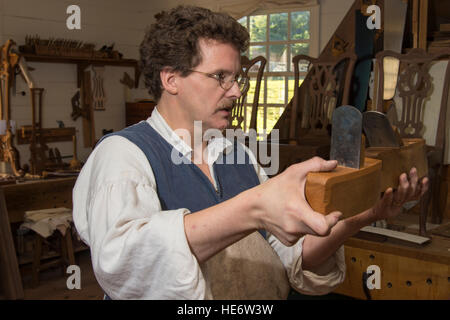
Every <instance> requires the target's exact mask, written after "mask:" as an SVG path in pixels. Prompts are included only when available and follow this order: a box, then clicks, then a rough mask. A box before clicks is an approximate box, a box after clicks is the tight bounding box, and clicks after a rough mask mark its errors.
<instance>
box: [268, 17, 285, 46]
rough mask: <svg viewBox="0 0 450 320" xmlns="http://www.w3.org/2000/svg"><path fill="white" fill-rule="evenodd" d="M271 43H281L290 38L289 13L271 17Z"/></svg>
mask: <svg viewBox="0 0 450 320" xmlns="http://www.w3.org/2000/svg"><path fill="white" fill-rule="evenodd" d="M269 21H270V23H269V41H281V40H287V38H288V27H287V24H288V15H287V13H276V14H271V15H270V17H269Z"/></svg>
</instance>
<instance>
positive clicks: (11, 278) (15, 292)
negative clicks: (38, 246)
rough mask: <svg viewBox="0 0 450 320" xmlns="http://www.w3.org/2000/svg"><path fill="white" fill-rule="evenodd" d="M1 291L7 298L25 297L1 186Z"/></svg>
mask: <svg viewBox="0 0 450 320" xmlns="http://www.w3.org/2000/svg"><path fill="white" fill-rule="evenodd" d="M0 280H1V281H0V291H3V295H4V296H5V297H6V299H23V297H24V293H23V287H22V278H21V276H20V272H19V265H18V262H17V255H16V250H15V247H14V241H13V238H12V234H11V226H10V221H9V218H8V210H7V209H6V200H5V195H4V193H3V189H1V188H0Z"/></svg>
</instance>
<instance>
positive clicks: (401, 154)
mask: <svg viewBox="0 0 450 320" xmlns="http://www.w3.org/2000/svg"><path fill="white" fill-rule="evenodd" d="M402 140H403V144H404V146H402V147H400V148H378V147H376V148H375V147H370V148H367V149H366V153H365V155H366V157H369V158H374V159H379V160H381V161H382V167H381V186H380V187H381V189H380V192H383V191H385V190H386V189H387V188H389V187H392V188H396V187H397V186H398V183H399V182H398V179H399V177H400V175H401V174H402V173H403V172H406V173H409V171H410V170H411V168H412V167H416V169H417V174H418V176H419V177H425V176H426V175H427V174H428V161H427V155H426V146H425V140H424V139H402Z"/></svg>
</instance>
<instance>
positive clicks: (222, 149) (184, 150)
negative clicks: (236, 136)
mask: <svg viewBox="0 0 450 320" xmlns="http://www.w3.org/2000/svg"><path fill="white" fill-rule="evenodd" d="M147 122H148V124H150V125H151V126H152V127H153V129H155V130H156V132H158V133H159V134H160V135H161V136H162V137H163V138H164V140H166V141H167V142H168V143H169V144H170V145H172V146H173V147H174V148H175V149H177V150H178V151H179V152H180V153H181V154H182V155H183V156H184V157H186V158H188V159H190V158H191V153H192V148H191V147H190V146H189V145H188V144H187V143H186V142H185V141H184V140H183V139H182V138H181V137H180V136H178V135H177V134H176V133H175V131H174V130H172V128H171V127H170V126H169V125H168V124H167V122H166V120H165V119H164V117H163V116H162V115H161V114H160V113H159V111H158V106H156V107H155V108H154V109H153V112H152V114H151V116H150V117H149V118H148V119H147ZM232 149H233V143H232V142H231V141H230V140H228V139H226V138H225V137H224V136H221V137H213V138H211V139H209V140H208V147H207V152H208V161H209V162H210V164H212V163H213V162H215V161H216V160H217V159H218V158H219V156H220V154H222V153H224V154H228V153H230V152H231V150H232Z"/></svg>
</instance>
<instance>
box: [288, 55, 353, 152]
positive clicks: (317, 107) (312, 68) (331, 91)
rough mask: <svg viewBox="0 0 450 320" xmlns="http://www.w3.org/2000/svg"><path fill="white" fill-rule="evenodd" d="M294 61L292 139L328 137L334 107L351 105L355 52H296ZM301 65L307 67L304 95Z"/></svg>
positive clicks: (297, 142) (303, 141)
mask: <svg viewBox="0 0 450 320" xmlns="http://www.w3.org/2000/svg"><path fill="white" fill-rule="evenodd" d="M292 62H293V63H294V76H295V78H294V79H295V80H294V88H296V89H295V90H296V94H295V95H294V98H293V104H292V112H291V118H290V126H289V140H290V142H291V143H292V142H295V144H305V142H306V144H311V143H310V142H309V141H305V139H308V138H309V139H310V138H312V137H326V139H328V138H329V130H330V120H331V115H332V114H333V111H334V109H335V108H337V107H338V106H341V105H346V104H348V100H349V93H350V85H351V80H352V75H353V69H354V66H355V62H356V55H355V54H354V53H350V52H349V53H345V54H341V55H339V56H338V57H336V58H334V57H333V58H332V59H315V58H311V57H309V56H306V55H297V56H295V57H293V58H292ZM305 62H306V64H305ZM301 65H304V66H306V68H307V70H308V73H307V76H306V78H305V81H304V83H303V84H302V87H303V86H305V89H306V92H305V91H303V92H304V94H301V92H300V86H299V82H300V68H301ZM304 68H305V67H304ZM299 115H300V119H299ZM299 120H300V121H299ZM313 141H314V140H313Z"/></svg>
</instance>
